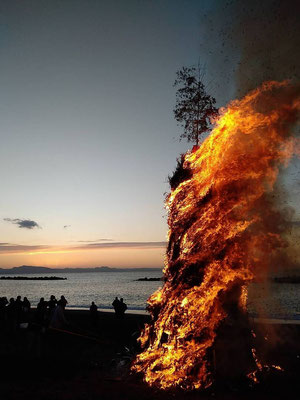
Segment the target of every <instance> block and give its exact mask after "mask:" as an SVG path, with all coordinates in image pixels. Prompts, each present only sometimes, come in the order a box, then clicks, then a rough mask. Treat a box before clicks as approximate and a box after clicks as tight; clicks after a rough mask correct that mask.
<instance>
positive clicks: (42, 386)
mask: <svg viewBox="0 0 300 400" xmlns="http://www.w3.org/2000/svg"><path fill="white" fill-rule="evenodd" d="M66 316H67V319H68V321H69V325H68V326H67V327H66V328H65V332H62V331H54V330H47V331H46V332H45V333H40V332H38V331H37V332H35V331H26V330H21V331H20V332H17V333H16V334H8V333H7V332H4V331H3V329H2V330H1V336H0V338H1V341H0V357H1V358H0V359H1V363H0V399H1V400H9V399H12V400H24V399H30V400H67V399H68V400H96V399H97V400H106V399H133V400H135V399H136V400H138V399H146V400H147V399H149V400H150V399H151V400H152V399H158V400H160V399H165V400H167V399H191V400H193V399H203V400H206V399H218V400H220V399H222V400H223V399H224V400H241V399H245V400H247V399H258V400H265V399H272V400H274V399H286V398H289V399H298V398H300V359H299V355H300V329H299V327H300V325H297V326H294V325H282V326H281V325H277V326H276V327H275V328H274V326H271V325H265V326H256V330H257V331H258V335H259V336H260V337H261V340H264V341H265V339H264V337H266V341H268V340H270V341H272V346H270V347H269V348H268V349H267V347H264V351H263V352H264V357H265V358H266V359H268V361H269V362H270V363H274V364H276V365H278V364H280V365H281V366H282V367H283V368H284V371H283V372H281V371H277V370H273V369H271V370H270V371H269V372H268V371H265V372H263V373H262V374H261V383H260V384H257V385H249V382H247V383H246V382H238V381H237V382H235V381H226V379H225V380H223V382H222V383H219V384H218V385H215V386H214V387H212V388H210V389H209V390H207V391H206V392H196V391H194V392H183V391H160V390H157V389H153V388H149V387H148V386H147V385H145V384H144V383H143V382H142V380H141V378H140V377H138V376H136V375H131V374H130V373H129V368H128V362H130V359H131V357H132V351H130V352H129V353H128V354H125V353H126V352H124V345H126V346H127V347H128V348H129V349H130V350H131V349H134V348H135V337H136V335H137V334H136V333H137V332H138V331H139V330H140V328H141V327H142V326H143V325H144V323H145V322H146V321H147V320H148V317H147V316H143V315H134V314H128V315H125V318H124V320H118V319H116V318H115V316H114V314H111V313H100V315H99V323H98V326H97V327H94V326H93V325H92V323H91V321H90V319H89V313H88V312H87V311H69V310H67V311H66ZM119 352H121V353H123V356H119V355H118V353H119ZM298 354H299V355H298ZM232 363H233V364H234V363H235V359H232ZM228 368H229V369H230V365H229V366H228Z"/></svg>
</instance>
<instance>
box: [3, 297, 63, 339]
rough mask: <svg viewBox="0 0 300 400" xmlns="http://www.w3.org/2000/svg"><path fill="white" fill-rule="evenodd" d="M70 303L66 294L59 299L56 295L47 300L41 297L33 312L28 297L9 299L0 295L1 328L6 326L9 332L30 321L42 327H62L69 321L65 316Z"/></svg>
mask: <svg viewBox="0 0 300 400" xmlns="http://www.w3.org/2000/svg"><path fill="white" fill-rule="evenodd" d="M67 304H68V302H67V300H66V299H65V297H64V296H61V297H60V299H59V300H57V299H56V298H55V296H54V295H51V296H50V299H49V300H48V301H46V300H45V299H44V297H41V299H40V301H39V303H38V304H37V307H36V309H35V312H34V313H33V314H32V313H31V304H30V301H29V300H28V299H27V297H24V298H23V300H22V298H21V296H17V298H16V299H14V298H13V297H12V298H10V299H9V301H8V299H7V297H0V328H1V327H6V328H7V330H8V331H9V332H15V331H16V330H17V329H19V328H20V327H22V324H24V325H23V326H24V327H27V325H28V323H29V322H32V323H33V324H36V325H39V326H40V327H47V326H50V327H53V328H61V327H63V326H64V325H65V324H66V323H67V321H66V319H65V317H64V309H65V307H66V305H67Z"/></svg>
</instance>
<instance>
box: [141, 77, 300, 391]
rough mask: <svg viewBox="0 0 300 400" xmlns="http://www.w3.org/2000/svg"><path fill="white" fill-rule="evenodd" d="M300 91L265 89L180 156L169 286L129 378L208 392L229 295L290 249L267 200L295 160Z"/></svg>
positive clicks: (225, 114)
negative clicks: (138, 374)
mask: <svg viewBox="0 0 300 400" xmlns="http://www.w3.org/2000/svg"><path fill="white" fill-rule="evenodd" d="M299 104H300V103H299V87H296V86H295V85H292V84H291V83H289V82H281V83H279V82H267V83H264V84H263V85H262V86H261V87H260V88H259V89H256V90H254V91H253V92H250V93H249V94H248V95H247V96H246V97H244V98H243V99H242V100H235V101H233V102H231V103H230V104H229V106H228V107H227V109H224V110H222V112H221V116H220V118H219V119H218V121H217V123H216V127H215V128H214V130H213V131H212V133H211V135H210V136H209V137H208V138H207V139H206V140H205V141H204V143H203V144H202V145H201V147H200V148H198V149H196V150H195V151H192V152H188V153H187V154H185V156H184V169H185V170H187V171H189V173H190V175H189V174H187V176H188V179H186V180H184V181H183V182H181V183H180V184H179V185H178V186H177V187H176V188H174V190H173V191H171V193H170V195H169V196H168V198H167V208H168V210H169V219H168V223H169V227H170V230H169V246H168V250H167V259H166V267H165V270H164V274H165V280H166V282H165V285H164V287H163V288H162V289H160V290H159V291H157V292H156V293H154V294H153V295H152V296H151V297H150V299H149V301H148V307H149V311H150V314H151V316H152V321H151V323H150V324H149V325H146V327H145V329H144V331H143V333H142V335H141V338H140V342H141V345H142V347H143V349H144V350H143V352H142V353H141V354H139V355H138V356H137V359H136V360H135V363H134V366H133V369H134V370H135V371H137V372H142V373H143V374H144V378H145V381H146V382H148V383H149V384H150V385H157V386H158V387H161V388H170V387H175V386H180V387H182V388H200V387H201V388H205V387H207V386H209V385H210V384H211V380H212V377H211V367H210V362H209V357H208V354H209V349H211V347H212V345H213V343H214V341H215V339H216V332H217V328H218V327H219V325H220V322H222V321H223V320H224V319H225V317H226V315H227V308H226V301H228V297H230V293H232V291H233V288H240V289H241V290H240V291H237V292H238V293H239V296H240V297H241V299H243V297H244V296H245V291H243V290H242V288H243V287H245V285H247V284H248V283H249V282H251V281H252V280H253V279H254V278H255V277H257V276H258V275H259V274H261V273H265V272H266V271H267V270H268V269H269V268H271V267H272V266H273V265H274V264H273V263H274V255H275V254H276V250H278V248H280V247H282V246H284V242H283V240H282V238H281V235H280V233H281V230H282V219H281V217H280V214H279V212H278V211H276V209H275V207H274V205H273V204H272V201H271V200H270V199H271V197H272V196H271V195H270V193H272V190H273V187H274V183H275V181H276V178H277V175H278V170H279V167H280V165H286V164H287V162H288V160H289V159H290V157H291V156H292V155H293V151H294V147H295V139H293V135H292V130H293V126H294V125H295V122H296V120H297V116H298V112H299V108H300V107H299Z"/></svg>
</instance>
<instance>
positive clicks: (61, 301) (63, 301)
mask: <svg viewBox="0 0 300 400" xmlns="http://www.w3.org/2000/svg"><path fill="white" fill-rule="evenodd" d="M59 302H60V303H61V305H63V307H64V308H65V307H66V305H67V304H68V302H67V300H66V299H65V296H60V300H59ZM57 304H58V303H57Z"/></svg>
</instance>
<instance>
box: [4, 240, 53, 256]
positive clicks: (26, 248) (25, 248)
mask: <svg viewBox="0 0 300 400" xmlns="http://www.w3.org/2000/svg"><path fill="white" fill-rule="evenodd" d="M49 248H50V246H45V245H37V246H35V245H31V246H30V245H22V244H10V243H0V253H1V254H5V253H27V252H34V251H41V250H46V249H49Z"/></svg>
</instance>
